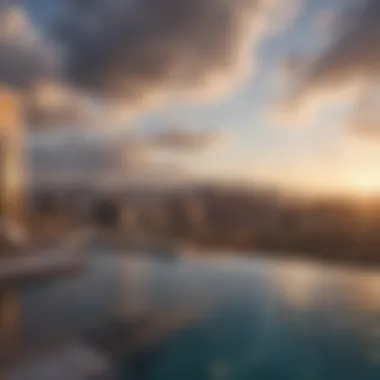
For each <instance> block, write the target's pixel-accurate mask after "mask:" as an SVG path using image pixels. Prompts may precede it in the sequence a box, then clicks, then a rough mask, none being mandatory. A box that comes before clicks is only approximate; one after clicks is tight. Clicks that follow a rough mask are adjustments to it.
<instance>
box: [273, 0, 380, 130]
mask: <svg viewBox="0 0 380 380" xmlns="http://www.w3.org/2000/svg"><path fill="white" fill-rule="evenodd" d="M379 19H380V2H379V1H378V0H363V1H360V2H358V1H356V2H354V4H352V2H351V6H350V7H349V8H348V9H347V10H346V11H344V12H342V14H341V15H340V17H339V21H337V20H335V24H336V25H335V27H334V29H333V30H334V34H335V35H333V36H332V41H331V43H330V44H329V45H328V47H327V48H326V49H325V50H324V51H322V52H321V54H320V55H318V56H317V57H316V58H315V59H314V60H313V61H312V62H311V64H309V65H308V67H307V70H306V71H305V72H304V73H302V72H301V75H299V76H298V78H295V81H294V87H293V89H292V92H291V94H289V96H288V98H287V99H286V100H285V101H284V102H283V103H282V104H281V107H280V108H281V110H282V111H283V112H284V113H287V114H288V116H289V115H291V116H292V117H294V116H299V115H300V113H301V114H302V112H305V111H308V110H309V109H310V108H311V109H313V108H315V107H316V106H318V105H320V104H323V103H326V102H328V101H329V100H330V99H331V97H333V96H335V99H336V100H339V101H348V102H354V103H355V102H361V99H362V98H363V96H366V94H367V93H368V92H369V91H372V88H373V83H374V81H375V82H377V80H378V77H379V75H380V49H379V46H378V41H379V38H380V23H379ZM361 109H362V107H361V106H360V105H359V104H358V106H357V107H356V109H355V111H354V112H355V115H353V116H352V118H353V119H354V120H355V121H354V122H353V124H355V128H354V129H355V130H356V129H357V128H358V126H359V124H363V126H364V125H366V127H365V128H368V126H369V125H370V124H371V125H372V122H368V121H366V122H364V121H363V120H362V119H363V116H362V115H358V112H360V110H361ZM305 114H306V115H308V116H310V114H308V113H307V112H305ZM379 116H380V114H379ZM364 118H367V117H366V116H365V117H364ZM378 119H379V120H380V117H379V118H378ZM358 120H360V122H359V121H358ZM370 129H371V130H372V129H373V126H371V128H370Z"/></svg>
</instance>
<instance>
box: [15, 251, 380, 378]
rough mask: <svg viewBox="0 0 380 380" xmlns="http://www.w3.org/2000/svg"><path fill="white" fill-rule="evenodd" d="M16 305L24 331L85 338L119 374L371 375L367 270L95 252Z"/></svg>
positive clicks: (372, 282)
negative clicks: (69, 274) (80, 270)
mask: <svg viewBox="0 0 380 380" xmlns="http://www.w3.org/2000/svg"><path fill="white" fill-rule="evenodd" d="M21 307H22V316H23V335H24V339H25V341H28V342H34V343H35V342H39V343H40V344H43V343H42V342H45V343H46V342H48V341H54V340H58V339H68V337H72V339H78V337H79V336H80V337H82V338H83V339H89V340H88V342H91V343H93V344H94V345H95V346H96V347H98V348H99V347H100V348H102V349H106V351H107V353H111V352H112V355H111V356H112V359H113V360H115V367H116V368H117V370H118V374H119V376H120V378H123V379H128V378H134V379H136V378H138V379H178V378H180V379H252V378H255V379H266V380H267V379H269V380H270V379H279V378H281V379H292V380H293V379H345V380H346V379H355V380H356V379H375V378H376V379H377V378H379V376H380V276H379V275H378V274H377V273H375V272H373V273H369V272H359V271H349V270H338V269H326V268H324V267H317V266H315V265H308V264H302V265H301V264H296V263H289V264H284V263H268V262H264V261H252V260H236V259H222V260H216V259H215V260H206V259H199V260H182V261H178V262H173V263H168V262H158V261H153V260H148V259H145V260H143V259H136V258H135V259H133V258H125V257H123V256H121V255H110V254H97V255H94V256H93V258H92V261H91V263H89V267H88V269H87V271H86V272H85V273H84V274H83V275H81V276H80V277H77V278H67V279H61V280H59V281H56V282H54V283H48V284H47V283H40V284H36V285H35V286H33V287H32V288H31V287H29V288H27V289H24V290H23V291H22V302H21ZM97 334H98V336H96V335H97ZM89 337H90V338H89Z"/></svg>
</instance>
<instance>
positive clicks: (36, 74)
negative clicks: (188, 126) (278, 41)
mask: <svg viewBox="0 0 380 380" xmlns="http://www.w3.org/2000/svg"><path fill="white" fill-rule="evenodd" d="M298 1H299V0H291V1H288V2H286V3H284V2H281V1H279V0H235V1H230V0H98V1H93V2H91V1H90V2H83V1H80V0H70V1H69V0H23V1H21V0H18V1H17V0H15V1H5V0H2V1H1V2H0V5H1V8H0V34H1V38H0V56H1V58H2V59H1V64H0V81H1V82H3V83H6V84H10V85H12V86H16V87H18V88H19V89H20V90H22V94H21V95H22V96H24V99H25V103H26V110H27V112H26V118H27V122H28V124H29V125H31V126H33V127H38V128H41V127H45V126H49V125H51V126H55V125H62V124H65V123H75V124H80V125H82V124H83V123H85V124H87V125H90V124H102V123H103V124H105V125H109V124H121V123H122V122H123V120H125V118H129V117H131V116H133V115H135V114H136V113H138V112H141V111H142V110H144V109H146V108H148V107H152V106H156V105H159V104H162V103H163V102H165V101H166V100H168V99H170V97H175V98H177V97H185V98H186V97H190V98H191V99H192V100H200V99H205V98H206V97H209V96H211V97H214V96H222V94H225V93H226V92H227V91H229V90H231V89H234V88H235V87H236V86H237V85H238V84H239V83H241V82H242V80H243V78H245V76H246V75H248V74H249V73H250V72H251V70H252V67H253V66H254V65H253V63H252V60H254V56H255V54H252V52H253V51H256V52H257V48H258V47H259V45H260V43H261V42H262V41H263V39H264V38H265V37H269V36H271V35H273V33H276V32H279V31H280V30H282V29H283V28H284V27H285V26H286V25H287V24H288V23H290V21H291V19H292V17H293V15H294V14H295V12H296V9H297V7H298ZM5 4H7V5H8V6H6V5H5ZM28 17H29V18H28ZM30 20H32V21H30ZM45 82H49V83H55V85H56V87H57V88H58V86H59V85H61V84H63V85H64V87H65V89H64V90H65V91H66V89H67V88H68V87H70V88H71V93H72V94H74V95H73V96H72V97H70V98H71V99H70V98H66V99H64V100H63V101H62V104H56V105H55V106H54V107H51V106H49V107H47V106H46V105H43V106H41V104H40V103H39V102H38V101H36V96H35V94H36V93H37V94H38V93H39V92H40V90H39V86H40V85H41V83H42V85H43V86H44V83H45ZM25 91H26V92H25ZM56 91H59V90H56ZM81 97H82V98H83V99H82V100H80V98H81ZM89 98H91V101H90V103H91V102H92V105H94V104H96V105H97V106H98V110H100V112H101V111H103V113H104V116H103V117H100V116H99V115H100V112H95V110H94V109H95V108H96V107H91V106H90V107H89ZM37 99H38V97H37ZM61 99H63V98H61ZM101 105H102V107H100V106H101Z"/></svg>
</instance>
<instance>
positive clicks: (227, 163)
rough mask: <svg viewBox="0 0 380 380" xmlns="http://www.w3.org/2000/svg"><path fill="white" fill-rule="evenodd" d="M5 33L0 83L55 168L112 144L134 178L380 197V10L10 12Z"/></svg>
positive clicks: (370, 1) (282, 4)
mask: <svg viewBox="0 0 380 380" xmlns="http://www.w3.org/2000/svg"><path fill="white" fill-rule="evenodd" d="M89 4H91V5H89ZM94 4H96V5H94ZM0 17H3V18H2V19H3V20H5V21H6V22H3V23H1V24H2V25H3V26H2V28H3V33H2V36H3V37H2V38H1V40H0V58H1V61H2V63H0V81H1V82H4V83H5V84H7V85H10V86H12V87H16V88H17V89H18V90H19V93H20V94H21V95H20V96H21V97H22V99H23V101H24V102H25V104H26V122H27V124H28V127H29V130H30V135H31V136H32V139H33V141H34V142H35V141H37V143H36V144H35V145H36V147H37V148H34V149H37V150H38V149H40V150H43V152H42V153H41V154H40V156H41V155H42V157H45V156H44V154H45V155H46V154H50V155H54V154H57V151H58V150H57V149H52V148H51V147H52V146H53V147H56V146H57V144H58V145H59V146H61V147H64V146H67V142H66V143H65V142H64V141H65V138H67V137H62V136H65V133H66V134H67V133H72V134H73V135H74V136H77V137H73V139H74V140H76V141H77V146H78V149H79V150H80V151H81V152H82V154H79V156H80V158H78V160H83V161H86V160H85V159H84V155H85V154H89V153H85V152H89V149H88V146H89V145H91V147H92V148H91V149H90V150H91V152H92V153H91V154H92V155H93V154H95V153H93V149H95V151H96V152H97V151H98V150H99V149H98V148H96V146H98V145H97V144H98V143H96V144H95V143H94V141H93V140H94V139H95V140H96V139H97V138H100V140H101V141H105V142H106V144H108V146H109V147H110V148H109V151H108V150H107V152H108V153H104V151H103V153H102V154H103V156H105V157H108V161H109V162H108V161H107V163H106V167H109V166H112V167H113V168H115V170H116V172H117V173H118V172H120V171H121V172H123V171H124V172H125V175H128V173H130V172H131V170H132V169H131V167H132V166H133V165H131V162H133V163H134V165H135V166H134V167H138V168H140V167H144V168H146V167H145V165H147V168H149V170H148V171H147V172H148V173H153V172H155V173H157V174H158V176H161V175H162V171H165V170H167V171H169V172H170V171H171V170H173V168H174V167H176V168H177V169H178V172H181V174H182V175H181V177H182V176H183V175H185V173H186V175H187V176H189V177H191V178H193V179H197V180H212V181H224V182H239V183H240V182H241V183H246V184H257V183H271V184H276V185H280V186H282V187H284V188H291V189H297V190H302V191H307V192H312V193H314V192H333V193H335V192H338V193H342V192H343V193H360V194H366V193H374V192H375V193H377V192H378V193H380V176H379V175H378V174H379V169H378V168H379V167H380V165H379V164H380V125H379V122H380V113H379V112H380V111H379V110H380V108H379V107H377V105H378V104H377V102H378V99H379V92H378V88H379V87H378V76H379V74H380V47H379V46H378V41H379V37H380V25H379V23H378V21H377V20H378V19H379V17H380V3H379V2H378V1H377V0H288V1H280V0H139V1H137V0H107V1H106V0H98V1H97V2H86V1H79V0H76V1H68V0H24V1H21V0H20V1H12V0H0ZM5 32H6V33H5ZM20 57H22V59H20ZM15 62H17V65H16V64H15ZM22 63H25V66H23V64H22ZM26 64H27V65H26ZM67 131H70V132H67ZM89 136H91V138H89ZM105 136H106V137H105ZM110 136H111V137H110ZM81 141H82V143H81ZM169 141H170V143H168V142H169ZM116 142H117V143H116ZM94 146H95V148H93V147H94ZM97 149H98V150H97ZM109 152H113V154H111V153H109ZM120 152H122V154H121V153H120ZM126 152H129V153H128V154H127V153H126ZM136 152H137V154H136ZM142 152H143V153H142ZM65 154H66V150H65V149H63V153H61V155H62V156H65ZM99 154H100V153H99ZM36 156H38V154H36ZM40 156H39V157H40ZM103 156H102V157H103ZM111 156H112V159H110V158H109V157H111ZM121 156H123V159H122V160H121V159H120V157H121ZM126 156H128V158H126ZM136 156H138V159H136ZM48 157H51V156H48ZM59 157H61V156H59ZM86 157H87V156H86ZM91 157H92V156H91ZM115 157H117V158H115ZM141 157H143V159H142V160H141ZM46 160H48V161H51V162H52V161H53V160H50V159H47V158H42V159H40V161H38V162H46ZM60 160H61V159H58V161H60ZM139 160H140V161H139ZM87 161H88V158H87ZM111 161H112V162H111ZM115 162H117V163H118V164H117V165H115ZM136 162H137V163H138V164H136ZM147 162H149V164H147ZM120 163H121V164H120ZM143 163H144V164H143ZM62 165H63V164H61V166H62ZM107 165H108V166H107ZM152 165H153V166H152ZM73 166H77V167H79V165H78V164H77V163H76V161H69V162H68V163H67V167H68V168H69V169H70V168H73ZM100 166H101V165H100ZM158 167H160V170H158ZM175 173H177V171H175ZM149 176H150V174H148V177H149Z"/></svg>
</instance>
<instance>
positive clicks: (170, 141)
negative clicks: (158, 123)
mask: <svg viewBox="0 0 380 380" xmlns="http://www.w3.org/2000/svg"><path fill="white" fill-rule="evenodd" d="M219 137H220V134H219V133H214V132H199V131H194V130H190V129H184V128H169V129H166V130H164V131H159V132H157V133H153V134H151V135H150V136H148V137H147V138H148V141H149V142H150V143H151V144H152V145H153V146H156V147H158V148H164V149H174V150H185V151H187V150H191V151H193V150H200V149H203V148H206V147H209V146H210V144H212V143H213V142H214V141H215V140H217V139H218V138H219Z"/></svg>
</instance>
